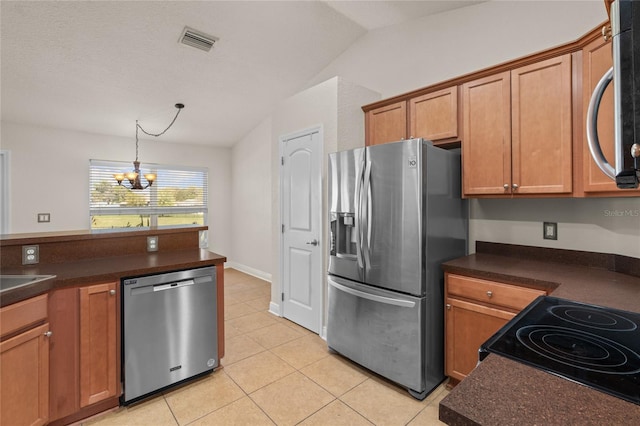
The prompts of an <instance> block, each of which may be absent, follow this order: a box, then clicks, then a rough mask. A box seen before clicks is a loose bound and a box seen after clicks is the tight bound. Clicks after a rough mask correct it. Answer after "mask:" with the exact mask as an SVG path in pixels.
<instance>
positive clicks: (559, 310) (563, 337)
mask: <svg viewBox="0 0 640 426" xmlns="http://www.w3.org/2000/svg"><path fill="white" fill-rule="evenodd" d="M638 324H640V314H638V313H634V312H626V311H620V310H617V309H611V308H605V307H600V306H595V305H587V304H583V303H578V302H573V301H570V300H565V299H559V298H556V297H549V296H540V297H538V298H537V299H536V300H535V301H533V303H532V304H531V305H529V306H528V307H527V308H526V309H525V310H523V311H522V312H521V313H520V314H518V315H517V316H516V317H515V318H514V319H513V320H511V321H510V322H509V323H507V324H506V325H505V326H504V327H503V328H502V329H500V330H499V331H498V332H497V333H496V334H495V335H494V336H493V337H491V338H490V339H489V340H487V342H485V343H484V344H483V345H482V347H481V348H480V360H482V359H484V358H485V357H486V356H487V354H488V353H489V352H495V353H498V354H500V355H503V356H506V357H508V358H511V359H514V360H516V361H519V362H523V363H525V364H529V365H531V366H533V367H537V368H540V369H542V370H545V371H547V372H550V373H553V374H556V375H558V376H560V377H563V378H566V379H569V380H573V381H576V382H579V383H582V384H585V385H587V386H591V387H593V388H595V389H598V390H601V391H604V392H607V393H610V394H612V395H615V396H617V397H620V398H623V399H625V400H627V401H631V402H633V403H636V404H639V405H640V329H639V328H638Z"/></svg>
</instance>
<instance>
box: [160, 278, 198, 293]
mask: <svg viewBox="0 0 640 426" xmlns="http://www.w3.org/2000/svg"><path fill="white" fill-rule="evenodd" d="M195 283H196V282H195V281H194V280H186V281H178V282H175V283H169V284H156V285H154V286H153V291H164V290H171V289H174V288H180V287H185V286H188V285H194V284H195Z"/></svg>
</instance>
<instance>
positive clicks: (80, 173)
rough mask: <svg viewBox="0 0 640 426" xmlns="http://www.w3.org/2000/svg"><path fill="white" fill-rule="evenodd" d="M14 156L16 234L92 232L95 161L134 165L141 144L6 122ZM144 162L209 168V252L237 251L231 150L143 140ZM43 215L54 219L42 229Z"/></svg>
mask: <svg viewBox="0 0 640 426" xmlns="http://www.w3.org/2000/svg"><path fill="white" fill-rule="evenodd" d="M1 136H2V149H3V150H8V151H10V153H11V167H10V168H11V189H10V209H11V211H10V217H11V223H10V226H9V232H10V233H14V234H17V233H30V232H50V231H70V230H83V229H89V228H90V223H89V160H90V159H98V160H114V161H133V160H134V159H135V139H133V138H122V137H117V136H107V135H98V134H91V133H82V132H76V131H70V130H62V129H54V128H48V127H37V126H30V125H23V124H16V123H8V122H2V130H1ZM139 159H140V162H141V167H142V168H143V169H144V164H145V162H148V163H157V164H180V165H185V166H198V167H208V168H209V197H210V203H209V218H208V221H209V224H208V225H209V249H210V250H212V251H214V252H217V253H219V254H222V255H227V253H229V252H230V251H231V244H230V240H231V230H230V228H229V222H230V220H231V214H230V211H231V209H230V201H231V196H230V194H231V192H230V186H231V149H229V148H211V147H206V146H200V145H189V144H170V143H164V142H162V141H160V140H153V141H149V140H141V141H140V152H139ZM37 213H51V222H50V223H37V220H36V219H37V216H36V215H37Z"/></svg>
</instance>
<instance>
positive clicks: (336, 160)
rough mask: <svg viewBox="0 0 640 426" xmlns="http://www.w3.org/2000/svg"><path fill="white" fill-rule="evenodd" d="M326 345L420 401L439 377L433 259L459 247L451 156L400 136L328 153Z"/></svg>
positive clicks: (459, 213) (439, 291) (460, 218)
mask: <svg viewBox="0 0 640 426" xmlns="http://www.w3.org/2000/svg"><path fill="white" fill-rule="evenodd" d="M328 186H329V206H330V211H329V221H330V249H329V250H330V255H329V271H328V272H329V275H328V288H329V310H328V320H327V343H328V345H329V347H330V348H331V349H332V350H334V351H336V352H338V353H340V354H341V355H343V356H345V357H347V358H349V359H351V360H353V361H355V362H356V363H358V364H361V365H362V366H364V367H366V368H368V369H370V370H372V371H374V372H376V373H378V374H380V375H381V376H384V377H386V378H388V379H389V380H392V381H394V382H396V383H398V384H399V385H401V386H404V387H406V388H407V389H408V390H409V392H410V393H411V395H413V396H414V397H415V398H418V399H424V398H425V397H426V396H427V395H428V394H429V393H430V392H431V391H432V390H433V389H434V388H435V387H436V386H438V385H439V384H440V383H441V382H442V381H443V380H444V318H443V316H444V311H443V305H444V300H443V292H444V278H443V272H442V269H441V267H440V264H441V263H442V262H444V261H447V260H450V259H453V258H456V257H460V256H464V255H465V254H466V253H467V234H468V208H467V204H466V202H465V200H462V199H461V196H460V187H461V185H460V152H459V150H451V151H449V150H444V149H441V148H436V147H434V146H433V144H432V143H431V142H429V141H425V140H422V139H411V140H406V141H400V142H394V143H388V144H383V145H376V146H371V147H366V148H359V149H355V150H350V151H342V152H336V153H332V154H329V174H328Z"/></svg>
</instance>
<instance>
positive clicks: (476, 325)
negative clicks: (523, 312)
mask: <svg viewBox="0 0 640 426" xmlns="http://www.w3.org/2000/svg"><path fill="white" fill-rule="evenodd" d="M446 309H447V312H446V323H445V328H446V339H445V340H446V348H445V351H446V359H445V364H446V370H447V371H446V374H447V376H449V377H452V378H454V379H458V380H462V379H464V378H465V377H467V375H468V374H469V373H470V372H471V371H472V370H473V369H474V368H475V367H476V364H477V363H478V349H479V348H480V345H482V344H483V343H484V342H486V341H487V339H489V337H491V336H493V335H494V333H495V332H496V331H498V330H499V329H500V327H502V326H503V325H505V324H506V323H507V322H508V321H509V320H510V319H511V318H513V317H514V316H516V314H514V313H513V312H509V311H505V310H501V309H496V308H490V307H487V306H483V305H479V304H476V303H469V302H465V301H463V300H458V299H453V298H449V297H447V299H446Z"/></svg>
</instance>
